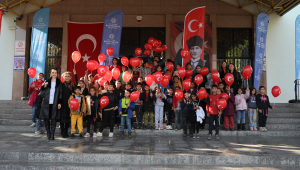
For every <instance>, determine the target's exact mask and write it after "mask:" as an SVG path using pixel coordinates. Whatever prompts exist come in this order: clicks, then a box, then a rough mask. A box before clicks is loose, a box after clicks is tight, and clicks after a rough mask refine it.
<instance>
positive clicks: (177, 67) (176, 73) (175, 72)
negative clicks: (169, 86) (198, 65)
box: [173, 64, 181, 76]
mask: <svg viewBox="0 0 300 170" xmlns="http://www.w3.org/2000/svg"><path fill="white" fill-rule="evenodd" d="M180 67H181V65H180V64H176V71H174V74H173V76H178V71H177V70H178V69H179V68H180Z"/></svg>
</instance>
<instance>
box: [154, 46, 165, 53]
mask: <svg viewBox="0 0 300 170" xmlns="http://www.w3.org/2000/svg"><path fill="white" fill-rule="evenodd" d="M154 51H155V52H157V53H161V52H162V51H163V49H162V48H161V47H160V46H157V47H155V48H154Z"/></svg>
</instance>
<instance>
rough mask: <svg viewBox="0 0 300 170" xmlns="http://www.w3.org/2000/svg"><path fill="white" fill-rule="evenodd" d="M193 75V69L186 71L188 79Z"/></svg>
mask: <svg viewBox="0 0 300 170" xmlns="http://www.w3.org/2000/svg"><path fill="white" fill-rule="evenodd" d="M192 75H193V71H192V70H191V69H188V70H186V74H185V76H186V77H191V76H192Z"/></svg>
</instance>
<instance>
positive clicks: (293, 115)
mask: <svg viewBox="0 0 300 170" xmlns="http://www.w3.org/2000/svg"><path fill="white" fill-rule="evenodd" d="M247 117H248V115H247ZM268 118H300V112H298V113H278V112H277V113H276V112H275V113H274V112H272V113H269V114H268Z"/></svg>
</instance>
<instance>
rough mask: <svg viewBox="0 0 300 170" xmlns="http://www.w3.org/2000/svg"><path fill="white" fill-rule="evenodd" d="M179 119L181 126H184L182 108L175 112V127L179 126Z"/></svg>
mask: <svg viewBox="0 0 300 170" xmlns="http://www.w3.org/2000/svg"><path fill="white" fill-rule="evenodd" d="M178 119H179V120H180V126H181V127H183V123H182V111H181V110H177V109H176V112H175V128H176V127H178V126H177V125H178Z"/></svg>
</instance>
